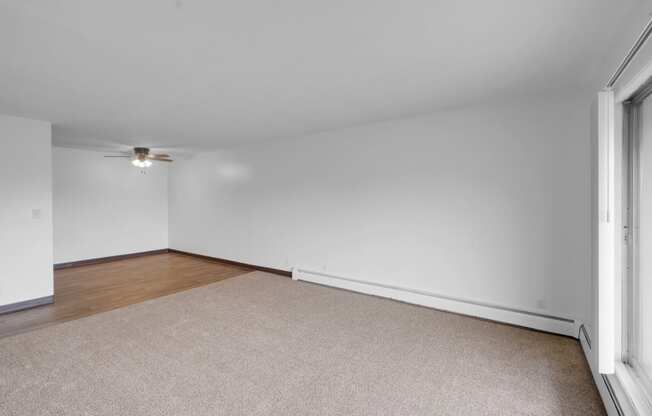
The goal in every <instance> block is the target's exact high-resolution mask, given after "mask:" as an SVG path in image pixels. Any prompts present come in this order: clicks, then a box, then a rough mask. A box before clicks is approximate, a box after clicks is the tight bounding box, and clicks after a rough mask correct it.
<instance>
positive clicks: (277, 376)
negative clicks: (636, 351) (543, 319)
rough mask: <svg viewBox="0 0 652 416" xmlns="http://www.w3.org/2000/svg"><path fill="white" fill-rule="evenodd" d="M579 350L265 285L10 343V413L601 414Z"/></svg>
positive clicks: (475, 324)
mask: <svg viewBox="0 0 652 416" xmlns="http://www.w3.org/2000/svg"><path fill="white" fill-rule="evenodd" d="M603 412H604V411H603V408H602V405H601V404H600V401H599V398H598V395H597V391H596V389H595V386H594V384H593V382H592V379H591V376H590V374H589V371H588V368H587V365H586V362H585V360H584V358H583V356H582V352H581V350H580V347H579V345H578V343H577V342H576V341H574V340H572V339H569V338H564V337H559V336H553V335H547V334H542V333H538V332H534V331H528V330H524V329H518V328H514V327H510V326H506V325H500V324H495V323H491V322H486V321H482V320H478V319H473V318H467V317H463V316H459V315H454V314H449V313H443V312H438V311H433V310H429V309H426V308H421V307H416V306H410V305H406V304H402V303H398V302H393V301H389V300H384V299H379V298H375V297H370V296H364V295H359V294H354V293H350V292H345V291H341V290H337V289H330V288H326V287H321V286H317V285H312V284H309V283H298V282H293V281H292V280H290V279H288V278H285V277H279V276H275V275H270V274H265V273H259V272H255V273H250V274H247V275H244V276H241V277H236V278H232V279H229V280H225V281H222V282H219V283H215V284H212V285H209V286H205V287H201V288H197V289H192V290H189V291H186V292H181V293H177V294H175V295H171V296H167V297H164V298H159V299H155V300H151V301H148V302H145V303H141V304H137V305H132V306H129V307H126V308H123V309H118V310H115V311H112V312H107V313H103V314H99V315H94V316H91V317H88V318H84V319H80V320H77V321H72V322H67V323H64V324H60V325H56V326H52V327H48V328H45V329H42V330H38V331H35V332H30V333H25V334H20V335H16V336H13V337H8V338H3V339H0V415H3V416H4V415H21V416H23V415H30V416H31V415H34V416H36V415H39V416H45V415H111V416H118V415H170V416H172V415H174V416H180V415H193V416H204V415H206V416H208V415H464V416H469V415H471V416H472V415H555V416H558V415H582V416H587V415H594V414H596V415H600V414H603Z"/></svg>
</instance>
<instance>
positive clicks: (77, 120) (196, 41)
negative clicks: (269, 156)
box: [0, 0, 641, 148]
mask: <svg viewBox="0 0 652 416" xmlns="http://www.w3.org/2000/svg"><path fill="white" fill-rule="evenodd" d="M640 3H641V0H618V1H614V0H476V1H469V0H467V1H462V0H447V1H444V0H423V1H415V0H402V1H398V0H321V1H310V0H274V1H268V0H258V1H256V0H221V1H215V0H177V1H175V0H138V1H134V0H105V1H89V0H56V1H55V0H40V1H39V0H11V1H9V0H0V52H1V53H0V113H7V114H13V115H20V116H26V117H31V118H38V119H43V120H49V121H51V122H52V123H53V124H54V141H55V143H56V144H60V145H72V146H102V144H103V143H116V142H119V143H125V144H134V145H135V144H142V145H152V146H159V147H170V146H183V147H200V148H201V147H219V146H230V145H233V144H237V143H241V142H243V141H251V140H264V139H272V138H282V137H287V136H297V135H300V134H303V133H307V132H313V131H318V130H324V129H332V128H337V127H343V126H348V125H354V124H359V123H363V122H368V121H375V120H382V119H386V118H395V117H399V116H402V115H408V114H415V113H424V112H428V111H432V110H436V109H439V108H445V107H455V106H460V105H464V104H467V103H471V102H476V101H482V100H487V99H489V97H492V96H495V95H500V96H511V95H524V94H539V93H549V92H550V91H563V90H569V89H578V90H579V89H581V88H585V87H587V86H588V85H591V82H594V81H595V80H592V79H590V78H589V77H588V76H587V74H592V73H595V70H592V69H594V66H595V65H596V64H597V63H599V62H600V59H601V58H602V57H603V53H602V52H603V50H604V47H605V46H604V45H605V43H607V44H608V43H609V42H610V40H611V39H612V38H613V36H614V34H615V30H617V25H613V24H607V22H609V21H612V22H613V21H623V19H625V18H626V17H627V16H628V13H630V12H631V11H632V10H633V7H634V6H636V5H640ZM605 27H607V28H609V27H613V28H614V29H612V30H605ZM608 75H609V71H606V72H603V73H600V74H599V76H601V77H602V78H604V79H606V78H607V77H608ZM591 86H593V85H591Z"/></svg>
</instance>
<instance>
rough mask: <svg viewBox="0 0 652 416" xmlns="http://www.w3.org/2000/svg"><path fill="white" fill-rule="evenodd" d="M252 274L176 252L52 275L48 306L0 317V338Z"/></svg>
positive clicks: (242, 268) (82, 267) (246, 269)
mask: <svg viewBox="0 0 652 416" xmlns="http://www.w3.org/2000/svg"><path fill="white" fill-rule="evenodd" d="M251 271H253V269H250V268H248V267H244V266H237V265H232V264H226V263H220V262H215V261H210V260H206V259H201V258H196V257H191V256H187V255H183V254H177V253H165V254H156V255H150V256H144V257H138V258H133V259H127V260H118V261H113V262H110V263H103V264H95V265H89V266H80V267H74V268H69V269H62V270H56V271H55V272H54V303H53V304H51V305H46V306H40V307H37V308H33V309H28V310H25V311H20V312H13V313H8V314H4V315H0V337H6V336H9V335H14V334H17V333H20V332H26V331H31V330H34V329H37V328H42V327H45V326H48V325H53V324H56V323H60V322H65V321H70V320H73V319H79V318H83V317H85V316H89V315H93V314H96V313H100V312H106V311H110V310H112V309H116V308H121V307H124V306H127V305H131V304H134V303H139V302H143V301H145V300H148V299H153V298H157V297H160V296H165V295H169V294H172V293H175V292H180V291H182V290H187V289H191V288H193V287H199V286H204V285H207V284H210V283H214V282H218V281H220V280H224V279H228V278H230V277H235V276H239V275H242V274H245V273H249V272H251Z"/></svg>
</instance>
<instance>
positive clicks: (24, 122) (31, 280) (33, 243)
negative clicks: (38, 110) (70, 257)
mask: <svg viewBox="0 0 652 416" xmlns="http://www.w3.org/2000/svg"><path fill="white" fill-rule="evenodd" d="M51 147H52V145H51V129H50V124H49V123H46V122H42V121H35V120H28V119H24V118H18V117H10V116H4V115H0V149H2V154H3V157H2V161H1V162H0V306H2V305H8V304H13V303H17V302H23V301H26V300H32V299H37V298H42V297H46V296H51V295H52V294H53V277H52V156H51ZM34 210H36V211H34Z"/></svg>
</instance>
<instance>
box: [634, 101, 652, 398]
mask: <svg viewBox="0 0 652 416" xmlns="http://www.w3.org/2000/svg"><path fill="white" fill-rule="evenodd" d="M638 131H639V134H638V143H637V144H635V145H634V146H635V147H634V149H635V159H637V162H638V163H636V161H635V162H634V168H635V169H636V165H638V169H637V170H638V172H635V176H636V178H635V189H634V192H635V194H636V195H634V207H633V208H634V245H635V247H634V258H635V262H634V265H633V266H634V268H633V282H631V283H632V291H631V294H632V299H631V301H632V305H631V307H632V309H631V312H632V321H631V322H630V343H631V345H629V348H630V363H631V364H632V365H633V366H634V368H635V370H636V371H637V373H638V374H639V375H640V376H641V377H642V378H643V379H644V381H645V384H647V387H648V389H649V388H650V386H652V384H651V383H650V380H652V99H646V100H645V101H644V102H643V103H642V104H641V107H640V111H639V130H638ZM636 148H638V149H637V151H636ZM636 153H637V155H636ZM636 182H638V183H636Z"/></svg>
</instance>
